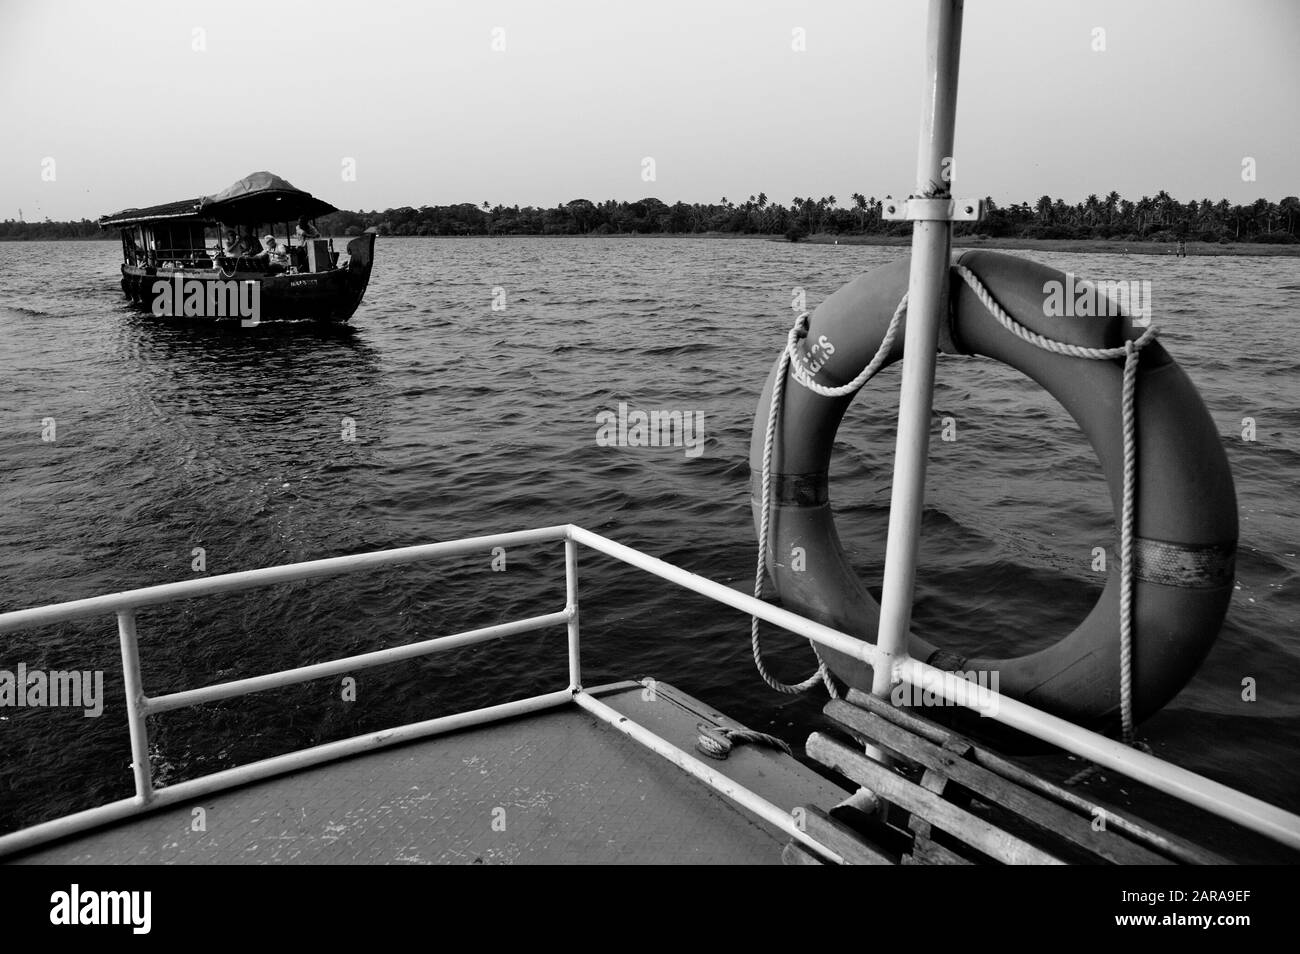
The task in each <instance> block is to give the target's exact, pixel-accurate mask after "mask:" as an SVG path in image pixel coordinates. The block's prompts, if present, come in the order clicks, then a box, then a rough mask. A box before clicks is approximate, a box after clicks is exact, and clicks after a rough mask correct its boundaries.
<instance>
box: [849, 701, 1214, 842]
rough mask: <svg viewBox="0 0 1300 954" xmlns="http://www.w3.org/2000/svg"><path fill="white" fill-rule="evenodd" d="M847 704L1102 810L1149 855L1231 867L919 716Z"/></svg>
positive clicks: (882, 705)
mask: <svg viewBox="0 0 1300 954" xmlns="http://www.w3.org/2000/svg"><path fill="white" fill-rule="evenodd" d="M848 701H849V702H850V703H851V704H852V705H855V706H857V707H859V708H861V709H866V710H868V711H870V712H873V713H875V714H876V715H878V716H880V717H881V718H883V719H886V720H888V721H890V722H892V723H894V724H895V725H899V726H902V727H903V728H905V729H910V730H911V731H912V732H915V733H916V734H917V735H920V736H923V737H924V738H927V739H929V740H930V741H931V742H934V743H936V744H939V745H942V744H943V743H944V742H947V741H950V740H951V741H958V742H963V743H966V744H968V745H970V746H971V756H972V757H973V758H974V760H975V761H976V762H978V763H979V764H980V765H982V766H984V767H985V768H986V769H989V770H990V771H992V772H994V773H996V774H998V775H1001V776H1002V777H1003V778H1005V779H1010V780H1011V781H1013V782H1015V783H1017V784H1018V785H1022V786H1024V787H1025V788H1028V789H1031V790H1032V791H1035V792H1037V793H1038V794H1040V795H1044V796H1046V797H1047V798H1050V799H1052V800H1053V801H1056V802H1059V803H1060V804H1062V805H1066V806H1068V807H1070V808H1074V809H1077V810H1078V812H1079V813H1080V814H1082V815H1087V816H1088V817H1092V815H1093V810H1094V809H1096V808H1100V809H1102V811H1104V812H1105V813H1106V824H1107V825H1110V826H1113V828H1112V829H1111V830H1117V831H1120V832H1122V833H1123V834H1124V835H1125V836H1127V837H1129V838H1131V839H1133V840H1134V841H1136V842H1138V843H1140V844H1143V845H1146V846H1147V847H1148V848H1150V849H1152V850H1153V851H1156V852H1159V853H1160V854H1163V855H1166V856H1167V857H1170V858H1173V859H1174V860H1175V861H1179V862H1182V863H1183V864H1188V865H1227V864H1232V862H1230V861H1229V860H1228V859H1226V858H1224V857H1222V856H1221V855H1217V854H1215V853H1214V852H1212V851H1209V850H1207V849H1205V848H1201V847H1199V846H1197V845H1193V844H1192V843H1190V842H1188V841H1187V840H1186V839H1184V838H1181V837H1179V836H1178V835H1175V834H1173V833H1172V832H1169V831H1166V830H1165V829H1163V828H1160V827H1159V826H1157V825H1153V824H1151V823H1150V822H1146V821H1142V820H1140V819H1131V818H1128V817H1126V816H1124V815H1121V814H1119V813H1118V812H1116V811H1115V810H1114V809H1112V808H1110V807H1109V806H1107V805H1101V804H1099V803H1097V802H1092V801H1089V800H1088V799H1086V798H1083V797H1082V796H1080V795H1079V794H1078V793H1077V792H1073V791H1070V790H1069V789H1066V788H1062V787H1061V786H1060V785H1057V784H1056V783H1055V782H1051V781H1048V780H1047V779H1045V778H1042V777H1041V776H1039V775H1035V774H1034V773H1033V772H1031V771H1029V770H1028V769H1026V768H1024V767H1022V766H1020V765H1017V764H1016V763H1015V762H1011V761H1009V760H1007V759H1005V758H1003V757H1002V756H1000V755H998V754H997V753H996V752H993V751H992V750H990V749H987V748H984V747H983V746H981V745H979V744H978V743H976V742H972V741H971V740H970V739H968V738H966V737H965V736H963V735H960V734H958V733H956V732H952V731H950V730H948V729H945V728H944V727H943V726H939V725H935V724H934V723H933V722H931V721H930V720H929V719H922V718H921V717H920V716H916V715H913V714H912V713H910V712H908V711H906V710H905V709H900V708H898V707H896V706H894V705H892V704H891V703H890V702H889V701H888V700H885V699H878V698H876V697H875V696H873V695H870V694H869V693H865V692H862V691H861V690H859V689H850V690H849V694H848Z"/></svg>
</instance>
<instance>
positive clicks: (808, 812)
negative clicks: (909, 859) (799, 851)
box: [804, 805, 894, 865]
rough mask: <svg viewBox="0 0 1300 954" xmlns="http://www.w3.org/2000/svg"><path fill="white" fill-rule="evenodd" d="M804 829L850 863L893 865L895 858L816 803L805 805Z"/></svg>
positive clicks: (845, 861)
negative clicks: (870, 843)
mask: <svg viewBox="0 0 1300 954" xmlns="http://www.w3.org/2000/svg"><path fill="white" fill-rule="evenodd" d="M804 831H805V832H807V833H808V834H809V835H810V836H811V837H812V838H813V840H815V841H818V842H820V843H821V844H823V845H825V846H826V847H827V848H829V849H830V850H831V851H833V852H835V853H836V854H837V855H839V856H840V857H841V858H843V859H844V863H845V864H848V865H892V864H894V861H893V859H891V858H890V857H889V856H888V855H886V854H884V853H882V852H881V851H879V850H878V849H876V848H875V847H873V846H871V845H869V844H868V843H867V842H866V840H865V839H864V838H863V837H862V836H861V835H859V834H858V833H857V832H856V831H854V830H853V829H852V828H850V827H849V826H848V825H845V824H844V823H843V822H841V821H839V820H837V819H835V818H832V817H831V816H830V815H828V814H827V813H826V812H824V811H822V810H821V809H820V808H817V807H816V806H815V805H807V806H805V807H804Z"/></svg>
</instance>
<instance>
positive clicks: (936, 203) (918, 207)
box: [880, 195, 988, 222]
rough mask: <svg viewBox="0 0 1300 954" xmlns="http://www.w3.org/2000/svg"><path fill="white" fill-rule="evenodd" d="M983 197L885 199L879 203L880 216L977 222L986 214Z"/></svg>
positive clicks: (917, 220) (895, 220)
mask: <svg viewBox="0 0 1300 954" xmlns="http://www.w3.org/2000/svg"><path fill="white" fill-rule="evenodd" d="M987 212H988V209H987V208H986V205H985V202H984V200H983V199H954V198H951V197H941V198H925V197H922V196H916V195H914V196H909V197H908V198H906V199H885V200H884V201H883V202H881V203H880V217H881V218H882V219H887V220H888V221H890V222H978V221H980V220H981V219H983V218H984V216H985V215H986V214H987Z"/></svg>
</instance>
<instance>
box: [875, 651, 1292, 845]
mask: <svg viewBox="0 0 1300 954" xmlns="http://www.w3.org/2000/svg"><path fill="white" fill-rule="evenodd" d="M894 672H895V674H896V675H898V677H899V678H901V679H903V680H904V681H906V682H909V683H911V684H912V685H914V686H920V687H921V688H924V689H933V690H934V691H936V692H937V693H938V694H939V695H941V696H943V697H944V698H945V699H949V700H952V701H954V702H957V703H960V704H962V705H965V706H966V707H967V708H970V709H973V710H974V711H976V712H979V713H980V714H981V715H983V716H985V717H987V718H990V719H993V720H995V721H997V722H1001V723H1002V724H1003V725H1009V726H1011V727H1012V728H1014V729H1019V730H1020V731H1022V732H1026V733H1028V734H1029V735H1032V736H1034V737H1035V738H1038V739H1042V740H1043V741H1044V742H1050V743H1051V744H1053V745H1055V746H1057V747H1059V748H1062V749H1064V750H1066V751H1067V752H1071V753H1073V754H1075V755H1078V756H1081V757H1083V758H1086V759H1087V760H1088V761H1090V762H1095V763H1096V764H1098V765H1101V766H1104V767H1106V768H1109V769H1112V770H1113V771H1116V772H1119V773H1120V774H1122V775H1125V776H1127V777H1128V778H1131V779H1134V780H1135V781H1138V782H1142V783H1143V784H1145V785H1150V786H1151V787H1152V788H1155V789H1158V790H1159V791H1162V792H1165V793H1166V794H1168V795H1173V796H1174V797H1176V798H1178V799H1181V800H1182V801H1184V802H1187V803H1189V804H1192V805H1195V806H1197V807H1198V808H1203V809H1205V810H1206V811H1208V812H1211V813H1212V814H1215V815H1219V816H1220V817H1222V818H1226V819H1228V820H1230V821H1233V822H1236V823H1237V824H1239V825H1241V826H1243V827H1245V828H1249V829H1251V830H1252V831H1257V832H1259V833H1260V834H1262V835H1267V836H1268V837H1269V838H1272V839H1273V840H1275V841H1279V842H1281V843H1282V844H1284V845H1288V846H1290V847H1291V848H1295V849H1297V850H1300V816H1296V815H1293V814H1291V813H1290V812H1288V811H1285V810H1283V809H1281V808H1277V807H1276V806H1274V805H1270V804H1268V802H1265V801H1262V800H1260V799H1258V798H1255V797H1253V796H1251V795H1247V794H1245V793H1244V792H1239V791H1236V790H1235V789H1232V788H1229V787H1228V786H1227V785H1223V784H1222V783H1220V782H1216V781H1214V780H1213V779H1209V778H1206V777H1205V776H1204V775H1197V774H1196V773H1195V772H1191V771H1188V770H1187V769H1185V768H1180V767H1179V766H1177V765H1174V764H1173V763H1172V762H1166V761H1164V760H1163V759H1159V758H1156V757H1155V756H1154V755H1148V754H1146V753H1145V752H1143V751H1141V750H1139V749H1135V748H1132V747H1131V746H1127V745H1124V744H1123V743H1121V742H1116V741H1115V740H1114V739H1108V738H1106V737H1105V736H1103V735H1099V734H1098V733H1096V732H1092V731H1090V730H1088V729H1084V728H1081V727H1079V726H1077V725H1074V724H1073V723H1071V722H1067V721H1065V720H1064V719H1062V718H1059V717H1058V716H1054V715H1051V714H1050V713H1047V712H1043V711H1042V710H1040V709H1035V708H1034V707H1033V706H1029V705H1026V704H1025V703H1023V702H1018V701H1017V700H1015V699H1012V698H1010V697H1008V696H1004V695H1002V694H1001V693H997V692H993V691H992V690H990V689H987V688H985V687H983V686H980V685H979V684H977V683H974V682H971V681H969V680H966V679H961V678H959V677H957V676H954V675H953V674H952V673H950V672H945V671H944V670H942V669H936V668H935V667H934V666H929V665H927V664H925V663H923V662H921V661H919V660H916V659H906V660H902V661H900V662H899V663H898V664H897V665H896V666H895V668H894Z"/></svg>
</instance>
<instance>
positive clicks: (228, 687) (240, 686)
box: [144, 609, 570, 715]
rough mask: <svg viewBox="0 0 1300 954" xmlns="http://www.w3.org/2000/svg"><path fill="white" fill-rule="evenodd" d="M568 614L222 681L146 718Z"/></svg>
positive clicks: (160, 705)
mask: <svg viewBox="0 0 1300 954" xmlns="http://www.w3.org/2000/svg"><path fill="white" fill-rule="evenodd" d="M569 615H570V614H569V611H568V610H567V609H566V610H560V611H559V612H557V613H547V614H546V615H545V616H530V617H529V618H528V619H521V620H515V621H513V622H510V623H500V624H498V625H496V626H485V627H483V628H481V629H471V630H466V631H465V632H462V633H453V634H452V635H450V636H438V637H435V638H434V639H426V640H422V641H421V642H418V643H407V644H406V645H403V646H393V647H391V648H389V649H378V650H375V651H374V652H370V653H361V654H360V655H357V656H348V657H345V658H343V659H334V660H331V661H330V662H323V663H316V664H314V665H311V666H299V667H298V668H296V669H282V670H280V671H279V672H271V673H266V674H264V675H261V676H250V677H248V678H247V679H234V680H231V681H230V682H221V683H217V684H215V685H211V686H203V687H201V688H199V689H186V690H182V691H181V692H173V693H169V694H168V695H165V696H151V697H146V699H145V705H144V711H145V714H146V715H157V714H158V713H159V712H167V711H169V710H172V709H180V708H182V707H184V706H194V705H199V704H201V703H205V702H216V701H218V700H220V699H229V698H231V697H232V696H242V695H245V694H247V693H250V692H262V691H264V690H266V689H277V688H280V687H281V686H291V685H295V684H297V683H300V682H309V681H311V680H312V679H321V678H324V677H325V676H336V675H338V674H339V673H345V672H357V671H359V670H361V669H369V668H371V667H374V666H382V665H385V664H386V663H395V662H401V661H402V660H403V659H413V658H416V657H419V656H428V655H431V654H433V653H440V652H446V651H447V650H450V649H459V648H460V647H462V646H472V645H473V644H475V643H482V642H487V641H489V640H493V639H503V638H504V637H506V636H515V635H518V634H519V633H528V632H532V631H533V630H537V629H544V628H546V627H547V626H558V625H560V624H561V623H567V622H568V621H569Z"/></svg>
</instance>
